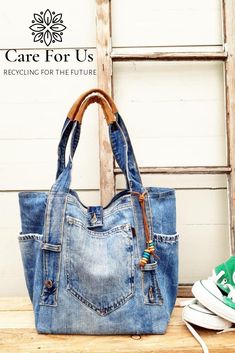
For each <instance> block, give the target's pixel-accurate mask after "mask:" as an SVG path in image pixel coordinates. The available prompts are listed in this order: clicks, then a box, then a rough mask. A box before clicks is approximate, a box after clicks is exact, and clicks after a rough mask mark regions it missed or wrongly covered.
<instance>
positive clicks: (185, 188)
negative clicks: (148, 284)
mask: <svg viewBox="0 0 235 353" xmlns="http://www.w3.org/2000/svg"><path fill="white" fill-rule="evenodd" d="M47 7H49V8H50V9H53V10H55V11H61V12H62V13H63V16H64V22H65V24H66V25H67V27H68V28H67V30H66V33H65V34H64V41H63V44H61V47H63V48H65V47H66V48H73V47H82V46H86V47H91V48H93V49H91V50H93V52H94V54H95V45H96V30H95V2H94V1H92V0H89V1H86V2H84V1H81V0H76V1H75V0H71V1H70V2H69V5H68V3H66V2H64V1H61V0H57V1H55V0H51V1H50V2H49V3H48V1H45V0H43V1H40V2H39V1H34V2H28V1H26V0H22V1H21V2H20V3H19V2H17V1H15V0H14V1H13V0H10V1H8V2H6V3H3V4H2V5H1V8H2V11H1V12H0V32H1V33H5V35H4V36H1V37H0V48H2V49H5V48H22V49H23V48H36V47H34V45H33V44H32V39H31V37H30V34H29V35H25V27H26V26H28V22H30V20H31V17H32V14H33V13H34V12H37V11H40V10H44V9H46V8H47ZM22 9H24V10H22ZM19 14H20V16H19ZM130 14H131V16H130ZM112 23H113V28H112V32H113V46H114V48H115V50H117V51H118V50H119V49H120V48H122V52H123V50H126V51H127V52H128V50H129V48H130V47H134V48H136V50H139V48H138V47H140V46H142V47H145V48H146V47H149V46H150V47H156V48H155V50H161V47H165V46H169V50H172V48H173V47H174V46H177V47H178V50H185V46H189V47H190V48H191V50H200V48H202V46H206V48H207V50H214V48H217V50H222V45H223V43H222V30H221V11H220V1H218V0H204V1H203V0H198V1H195V0H177V1H175V0H167V1H164V2H163V1H160V0H148V2H147V3H146V2H145V3H144V5H143V2H142V1H134V0H128V1H124V0H112ZM13 25H14V27H12V26H13ZM29 25H30V23H29ZM6 28H7V29H8V30H6ZM14 28H17V31H16V30H14ZM55 47H57V48H59V45H58V44H57V45H56V46H55ZM145 48H143V49H142V50H145ZM38 50H39V49H34V50H33V52H35V53H36V52H37V51H38ZM61 50H62V49H61ZM61 50H60V51H61ZM63 50H66V52H67V51H68V49H63ZM71 50H72V49H71ZM132 50H133V48H132ZM0 55H1V58H0V59H1V60H0V62H1V63H3V55H4V51H3V50H1V51H0ZM76 65H77V63H75V62H72V63H70V64H69V67H70V68H72V67H76ZM89 65H90V67H91V68H95V67H96V62H94V63H90V64H89ZM2 66H3V64H1V70H0V92H1V94H0V114H1V120H0V122H1V129H0V175H1V177H0V190H1V192H0V215H1V216H0V217H1V219H0V234H1V236H0V276H1V279H2V281H1V283H2V285H1V286H0V295H3V296H7V295H27V292H26V287H25V282H24V277H23V269H22V264H21V258H20V253H19V247H18V242H17V235H18V233H19V231H20V219H19V208H18V198H17V197H18V195H17V193H18V191H21V190H48V189H49V188H50V187H51V185H52V183H53V182H54V178H55V172H56V160H57V156H56V150H57V144H58V139H59V135H60V130H61V127H62V124H63V121H64V119H65V117H66V113H67V112H68V110H69V108H70V105H71V104H72V103H73V102H74V100H75V99H76V98H77V96H78V95H79V94H80V93H82V92H83V91H85V90H86V89H89V88H91V87H94V86H96V85H97V81H96V77H95V76H92V77H87V76H86V77H76V76H73V77H72V76H69V77H62V76H58V77H38V78H30V77H6V76H3V74H2ZM33 66H34V65H31V66H30V65H27V68H33ZM42 66H44V67H45V66H46V65H45V64H44V65H42ZM49 66H50V68H64V67H65V64H64V65H63V64H56V65H55V64H54V65H53V64H50V65H49ZM9 67H12V64H11V65H10V64H9ZM37 67H38V66H37ZM86 67H88V64H86ZM4 68H7V65H6V64H5V63H4ZM14 68H22V64H20V63H14ZM47 68H48V67H47ZM223 71H224V69H223V64H222V63H219V62H177V63H174V62H164V63H163V62H162V63H161V62H138V63H137V62H135V63H134V62H129V63H115V64H114V67H113V83H114V97H115V100H116V102H117V105H118V107H119V111H120V113H121V115H122V116H123V118H124V120H125V122H126V125H127V127H128V130H129V133H130V136H131V138H132V142H133V146H134V150H135V154H136V158H137V161H138V163H139V166H195V165H198V166H204V165H211V166H215V165H220V166H222V165H226V158H227V156H226V134H225V99H224V77H223V76H224V72H223ZM74 165H75V166H76V168H75V170H74V172H73V184H72V187H73V188H75V189H79V195H80V196H81V200H82V201H83V202H84V203H85V204H87V205H92V204H98V203H99V160H98V118H97V109H96V107H91V108H89V111H88V112H87V115H86V117H85V119H84V123H83V129H82V134H81V139H80V144H79V148H78V151H77V154H76V157H75V163H74ZM143 181H144V184H145V185H146V186H169V187H174V188H176V197H177V224H178V231H179V233H180V282H181V283H192V282H193V281H194V280H196V279H198V278H201V277H205V276H208V275H209V274H210V271H211V268H212V267H213V266H214V265H215V264H217V263H219V262H220V261H223V260H224V259H226V257H227V256H229V237H228V229H229V227H228V207H227V203H228V200H227V181H226V177H225V176H223V175H143ZM116 186H117V190H118V191H119V190H120V189H122V188H123V187H124V179H123V176H121V175H118V176H117V177H116ZM3 284H4V285H3Z"/></svg>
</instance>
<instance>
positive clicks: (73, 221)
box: [66, 216, 131, 238]
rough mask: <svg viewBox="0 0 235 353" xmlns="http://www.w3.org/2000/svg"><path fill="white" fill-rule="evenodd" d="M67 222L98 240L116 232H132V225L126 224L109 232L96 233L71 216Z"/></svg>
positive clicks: (67, 218) (67, 217)
mask: <svg viewBox="0 0 235 353" xmlns="http://www.w3.org/2000/svg"><path fill="white" fill-rule="evenodd" d="M66 221H67V222H68V223H69V224H70V225H75V226H77V227H81V228H83V229H84V230H85V231H86V232H87V233H89V234H90V236H93V237H98V238H102V237H106V236H108V235H110V234H111V235H112V234H113V233H115V232H125V231H131V224H130V223H124V224H120V225H118V226H115V227H113V228H111V229H109V230H106V231H102V232H96V231H93V230H90V229H87V227H86V226H85V225H84V224H83V223H82V222H81V221H79V220H78V219H76V218H74V217H71V216H66Z"/></svg>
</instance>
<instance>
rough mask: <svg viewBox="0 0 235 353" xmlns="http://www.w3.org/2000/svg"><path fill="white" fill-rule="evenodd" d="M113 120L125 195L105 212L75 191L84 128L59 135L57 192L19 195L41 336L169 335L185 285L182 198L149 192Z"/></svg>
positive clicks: (23, 246)
mask: <svg viewBox="0 0 235 353" xmlns="http://www.w3.org/2000/svg"><path fill="white" fill-rule="evenodd" d="M116 119H117V120H116V122H115V123H113V124H111V125H110V126H109V135H110V141H111V146H112V150H113V153H114V156H115V158H116V160H117V163H118V164H119V166H120V168H121V169H122V171H123V173H124V175H125V178H126V183H127V188H126V189H125V190H123V191H121V192H119V193H117V194H116V195H115V196H114V197H113V198H112V200H111V201H110V202H109V203H108V204H107V205H106V206H105V207H102V206H99V205H89V206H86V205H84V204H83V203H82V202H81V200H80V199H79V196H78V194H77V192H76V191H75V190H72V189H70V182H71V169H72V164H73V161H72V160H73V156H74V153H75V150H76V148H77V145H78V142H79V137H80V130H81V125H80V124H79V123H77V122H72V121H70V120H69V119H66V121H65V123H64V126H63V129H62V134H61V140H60V142H59V147H58V168H57V173H56V181H55V183H54V184H53V185H52V187H51V189H50V191H49V192H20V193H19V205H20V215H21V225H22V228H21V232H20V235H19V236H18V239H19V244H20V250H21V256H22V261H23V267H24V273H25V280H26V285H27V288H28V292H29V296H30V299H31V301H32V304H33V307H34V314H35V327H36V329H37V331H38V332H39V333H55V334H60V333H61V334H97V335H101V334H163V333H165V331H166V328H167V324H168V322H169V319H170V315H171V312H172V309H173V307H174V303H175V300H176V294H177V284H178V233H177V231H176V207H175V191H174V189H170V188H158V187H146V188H145V187H144V186H143V185H142V181H141V177H140V173H139V170H138V166H137V162H136V159H135V156H134V152H133V148H132V145H131V141H130V137H129V135H128V132H127V130H126V127H125V125H124V122H123V120H122V118H121V117H120V115H119V114H118V113H117V114H116ZM70 134H72V138H71V146H70V157H69V161H68V163H67V165H66V163H65V150H66V146H67V143H68V140H69V136H70ZM132 191H137V192H143V191H147V195H146V196H145V207H146V214H147V220H148V225H149V229H150V233H151V236H152V239H153V240H154V245H155V247H156V254H157V255H158V256H159V260H157V262H156V260H155V259H153V258H151V263H149V264H146V265H145V267H144V268H143V269H141V268H140V266H139V261H140V258H141V256H142V253H143V251H144V249H145V247H146V243H145V233H144V225H143V217H142V211H141V206H140V203H139V200H138V197H137V196H136V195H133V194H132V193H131V192H132Z"/></svg>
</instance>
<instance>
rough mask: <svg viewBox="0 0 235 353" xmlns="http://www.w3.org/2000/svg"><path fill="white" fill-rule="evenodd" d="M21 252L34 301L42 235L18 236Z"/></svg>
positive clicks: (27, 282) (27, 284)
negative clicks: (35, 277) (34, 287)
mask: <svg viewBox="0 0 235 353" xmlns="http://www.w3.org/2000/svg"><path fill="white" fill-rule="evenodd" d="M18 241H19V246H20V252H21V257H22V262H23V266H24V274H25V281H26V286H27V289H28V293H29V296H30V299H31V302H32V301H33V286H34V276H35V272H36V260H37V256H38V254H39V252H40V246H41V243H42V234H37V233H27V234H22V233H20V234H19V235H18Z"/></svg>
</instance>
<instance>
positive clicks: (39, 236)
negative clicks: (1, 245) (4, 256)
mask: <svg viewBox="0 0 235 353" xmlns="http://www.w3.org/2000/svg"><path fill="white" fill-rule="evenodd" d="M42 237H43V235H42V234H39V233H24V234H19V235H18V240H19V241H24V240H42Z"/></svg>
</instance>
